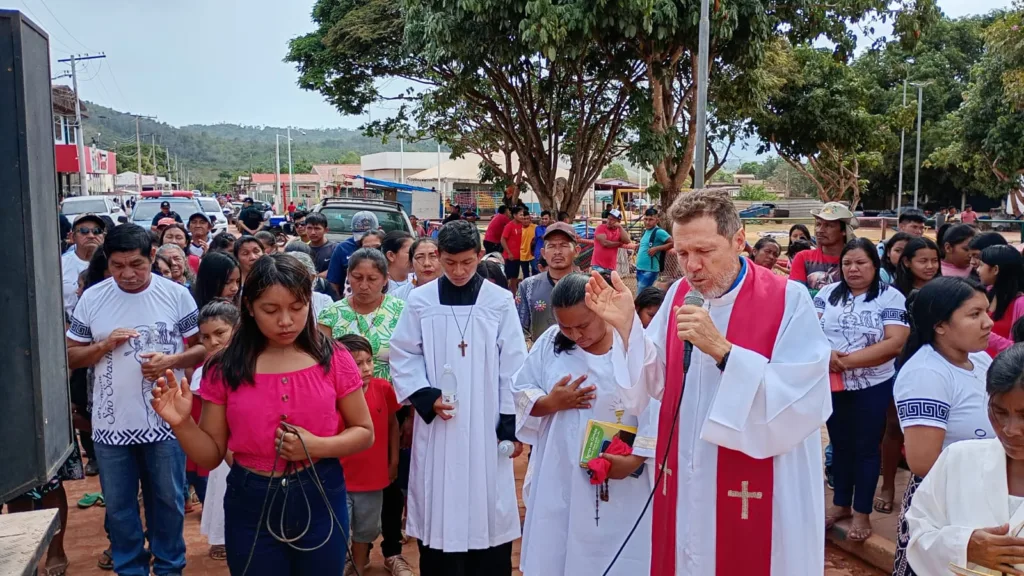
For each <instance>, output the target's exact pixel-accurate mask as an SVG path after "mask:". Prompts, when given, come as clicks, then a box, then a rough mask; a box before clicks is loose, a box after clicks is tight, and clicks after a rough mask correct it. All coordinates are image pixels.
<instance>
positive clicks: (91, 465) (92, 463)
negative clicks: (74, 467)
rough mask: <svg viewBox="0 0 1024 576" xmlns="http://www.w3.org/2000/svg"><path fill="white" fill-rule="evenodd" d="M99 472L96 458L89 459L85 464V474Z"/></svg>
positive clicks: (97, 473) (91, 474)
mask: <svg viewBox="0 0 1024 576" xmlns="http://www.w3.org/2000/svg"><path fill="white" fill-rule="evenodd" d="M99 473H100V465H99V464H97V463H96V459H95V458H93V459H92V460H89V462H88V464H86V465H85V475H86V476H98V475H99Z"/></svg>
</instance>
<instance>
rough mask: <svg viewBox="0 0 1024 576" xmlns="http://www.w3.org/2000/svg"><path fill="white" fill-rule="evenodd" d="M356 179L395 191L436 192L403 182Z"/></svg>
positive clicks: (365, 177)
mask: <svg viewBox="0 0 1024 576" xmlns="http://www.w3.org/2000/svg"><path fill="white" fill-rule="evenodd" d="M356 178H362V179H363V181H364V182H366V183H367V184H370V185H372V186H380V187H381V188H394V189H395V190H406V191H409V192H434V190H431V189H430V188H424V187H422V186H413V185H412V184H402V183H401V182H391V181H389V180H380V179H378V178H369V177H367V176H356Z"/></svg>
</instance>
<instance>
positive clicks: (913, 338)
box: [900, 276, 985, 366]
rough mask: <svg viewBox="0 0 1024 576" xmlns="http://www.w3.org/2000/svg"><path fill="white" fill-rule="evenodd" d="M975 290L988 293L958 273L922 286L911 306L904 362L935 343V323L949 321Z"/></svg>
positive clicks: (901, 356) (902, 357)
mask: <svg viewBox="0 0 1024 576" xmlns="http://www.w3.org/2000/svg"><path fill="white" fill-rule="evenodd" d="M975 293H981V294H984V293H985V289H984V288H982V287H981V285H980V284H976V283H974V282H971V281H970V280H967V279H965V278H957V277H954V276H943V277H941V278H935V279H934V280H932V281H930V282H928V283H927V284H925V285H924V286H923V287H922V288H921V289H920V290H918V291H917V297H916V298H915V299H914V302H913V305H912V306H911V312H910V315H911V318H912V322H911V323H910V325H911V329H910V336H909V337H908V338H907V343H906V344H904V345H903V353H902V354H901V355H900V365H901V366H902V365H904V364H906V363H907V360H910V357H911V356H913V355H914V354H915V353H916V352H917V351H918V350H920V349H921V347H922V346H924V345H926V344H933V343H934V342H935V327H936V326H938V325H939V324H941V323H943V322H948V321H949V319H950V318H952V317H953V313H954V312H956V311H957V309H959V308H960V307H961V306H963V304H964V302H966V301H968V300H970V299H971V297H972V296H974V294H975Z"/></svg>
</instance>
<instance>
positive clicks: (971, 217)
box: [960, 210, 978, 224]
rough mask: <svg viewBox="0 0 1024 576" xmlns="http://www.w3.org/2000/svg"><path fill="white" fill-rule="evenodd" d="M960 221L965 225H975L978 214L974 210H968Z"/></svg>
mask: <svg viewBox="0 0 1024 576" xmlns="http://www.w3.org/2000/svg"><path fill="white" fill-rule="evenodd" d="M960 221H961V222H963V223H964V224H974V223H975V222H977V221H978V213H977V212H975V211H974V210H967V211H966V212H963V213H961V214H960Z"/></svg>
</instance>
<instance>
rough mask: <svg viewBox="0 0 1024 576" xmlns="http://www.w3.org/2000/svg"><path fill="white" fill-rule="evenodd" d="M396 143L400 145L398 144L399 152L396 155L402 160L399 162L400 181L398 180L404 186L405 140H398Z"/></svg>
mask: <svg viewBox="0 0 1024 576" xmlns="http://www.w3.org/2000/svg"><path fill="white" fill-rule="evenodd" d="M398 141H399V142H400V144H399V146H400V147H399V149H398V150H399V152H398V155H399V156H400V157H401V159H402V161H401V167H402V179H401V180H400V182H401V183H402V184H405V138H400V139H399V140H398Z"/></svg>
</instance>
